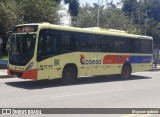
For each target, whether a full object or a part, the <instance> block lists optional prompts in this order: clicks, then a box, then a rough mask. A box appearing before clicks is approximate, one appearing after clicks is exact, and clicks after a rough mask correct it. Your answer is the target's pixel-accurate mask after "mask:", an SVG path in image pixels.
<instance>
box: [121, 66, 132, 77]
mask: <svg viewBox="0 0 160 117" xmlns="http://www.w3.org/2000/svg"><path fill="white" fill-rule="evenodd" d="M121 76H122V79H123V80H127V79H130V78H131V67H130V66H129V65H124V66H123V68H122V73H121Z"/></svg>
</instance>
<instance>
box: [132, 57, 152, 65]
mask: <svg viewBox="0 0 160 117" xmlns="http://www.w3.org/2000/svg"><path fill="white" fill-rule="evenodd" d="M151 61H152V57H151V56H130V60H129V62H130V63H150V62H151Z"/></svg>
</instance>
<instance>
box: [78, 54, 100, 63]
mask: <svg viewBox="0 0 160 117" xmlns="http://www.w3.org/2000/svg"><path fill="white" fill-rule="evenodd" d="M80 63H81V64H82V65H91V64H92V65H94V64H101V60H86V59H85V56H84V55H80Z"/></svg>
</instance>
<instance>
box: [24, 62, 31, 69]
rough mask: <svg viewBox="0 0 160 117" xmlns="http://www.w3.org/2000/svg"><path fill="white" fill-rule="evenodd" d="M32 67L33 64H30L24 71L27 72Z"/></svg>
mask: <svg viewBox="0 0 160 117" xmlns="http://www.w3.org/2000/svg"><path fill="white" fill-rule="evenodd" d="M32 66H33V62H32V63H30V64H29V65H28V66H27V68H26V69H25V70H26V71H27V70H31V69H32Z"/></svg>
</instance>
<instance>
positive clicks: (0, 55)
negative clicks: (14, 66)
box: [0, 51, 8, 60]
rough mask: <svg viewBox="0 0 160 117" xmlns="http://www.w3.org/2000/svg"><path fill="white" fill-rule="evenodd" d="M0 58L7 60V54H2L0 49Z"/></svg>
mask: <svg viewBox="0 0 160 117" xmlns="http://www.w3.org/2000/svg"><path fill="white" fill-rule="evenodd" d="M0 59H2V60H8V55H2V52H1V51H0Z"/></svg>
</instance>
